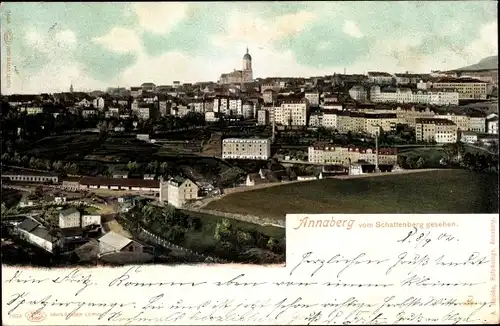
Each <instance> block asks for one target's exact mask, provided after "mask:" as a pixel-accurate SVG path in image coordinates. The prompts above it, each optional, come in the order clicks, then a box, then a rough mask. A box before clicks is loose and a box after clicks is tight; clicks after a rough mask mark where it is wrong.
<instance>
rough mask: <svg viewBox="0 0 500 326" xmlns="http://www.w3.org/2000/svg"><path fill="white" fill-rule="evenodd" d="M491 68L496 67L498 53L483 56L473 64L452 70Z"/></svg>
mask: <svg viewBox="0 0 500 326" xmlns="http://www.w3.org/2000/svg"><path fill="white" fill-rule="evenodd" d="M493 69H498V55H494V56H491V57H487V58H484V59H482V60H481V61H479V62H478V63H476V64H474V65H471V66H467V67H463V68H459V69H454V71H458V70H460V71H471V70H493Z"/></svg>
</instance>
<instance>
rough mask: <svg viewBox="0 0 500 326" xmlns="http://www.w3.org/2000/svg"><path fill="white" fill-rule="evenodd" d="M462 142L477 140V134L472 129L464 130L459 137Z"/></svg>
mask: <svg viewBox="0 0 500 326" xmlns="http://www.w3.org/2000/svg"><path fill="white" fill-rule="evenodd" d="M460 141H461V142H462V143H469V144H474V143H475V142H477V134H476V133H475V132H473V131H464V132H462V136H461V137H460Z"/></svg>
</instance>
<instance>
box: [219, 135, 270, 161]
mask: <svg viewBox="0 0 500 326" xmlns="http://www.w3.org/2000/svg"><path fill="white" fill-rule="evenodd" d="M269 157H271V139H268V138H267V139H258V138H226V139H224V140H223V141H222V158H223V159H246V160H267V159H268V158H269Z"/></svg>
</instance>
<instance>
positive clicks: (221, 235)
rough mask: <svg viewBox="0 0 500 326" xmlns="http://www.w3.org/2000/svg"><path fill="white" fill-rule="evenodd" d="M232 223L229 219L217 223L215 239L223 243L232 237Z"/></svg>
mask: <svg viewBox="0 0 500 326" xmlns="http://www.w3.org/2000/svg"><path fill="white" fill-rule="evenodd" d="M231 228H232V225H231V222H229V220H228V219H225V218H224V219H222V221H220V222H217V225H216V226H215V232H214V239H215V240H217V241H221V240H224V239H227V238H228V237H229V236H230V235H231Z"/></svg>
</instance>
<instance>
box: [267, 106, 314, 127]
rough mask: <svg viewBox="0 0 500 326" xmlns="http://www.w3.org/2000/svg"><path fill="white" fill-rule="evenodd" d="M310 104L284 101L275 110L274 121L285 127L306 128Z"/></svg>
mask: <svg viewBox="0 0 500 326" xmlns="http://www.w3.org/2000/svg"><path fill="white" fill-rule="evenodd" d="M308 113H309V103H308V101H306V100H283V101H282V103H281V106H280V107H276V108H275V112H274V121H275V123H276V124H279V125H283V126H306V125H307V115H308Z"/></svg>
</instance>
